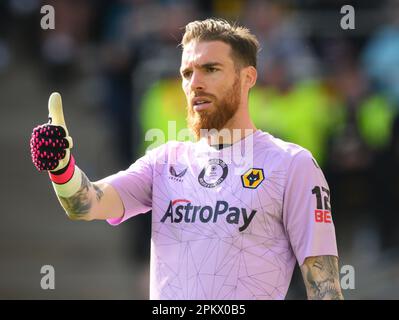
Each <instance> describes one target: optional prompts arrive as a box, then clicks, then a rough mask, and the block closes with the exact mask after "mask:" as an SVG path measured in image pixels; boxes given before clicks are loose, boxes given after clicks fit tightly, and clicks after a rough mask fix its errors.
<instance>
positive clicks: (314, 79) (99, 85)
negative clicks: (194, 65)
mask: <svg viewBox="0 0 399 320" xmlns="http://www.w3.org/2000/svg"><path fill="white" fill-rule="evenodd" d="M46 4H50V5H53V6H54V8H55V23H56V24H55V30H42V29H41V28H40V20H41V18H42V16H43V15H41V14H40V8H41V6H43V5H46ZM344 4H352V5H353V6H354V8H355V10H356V11H355V12H356V20H355V21H356V24H355V29H354V30H342V29H341V27H340V20H341V18H342V17H343V15H342V14H341V13H340V8H341V7H342V5H344ZM211 16H212V17H223V18H226V19H230V20H237V21H239V22H241V23H243V24H244V25H246V26H247V27H249V28H250V29H251V31H252V32H254V33H255V34H256V35H257V36H258V38H259V40H260V42H261V44H262V48H263V49H262V51H261V52H260V54H259V68H258V72H259V80H258V85H257V87H256V88H254V89H253V90H252V93H251V97H250V99H251V100H250V101H251V113H252V115H253V117H254V119H255V123H256V124H257V126H258V127H259V128H260V129H263V130H265V131H269V132H271V133H272V134H274V135H276V136H278V137H281V138H283V139H286V140H289V141H292V142H296V143H299V144H301V145H303V146H304V147H307V148H308V149H309V150H311V151H312V152H313V153H314V155H315V157H316V158H317V160H318V161H319V163H320V165H321V166H322V168H323V170H324V172H325V175H326V177H327V180H328V182H329V184H330V189H331V192H332V206H333V218H334V221H335V226H336V232H337V240H338V247H339V253H340V256H341V257H340V265H341V266H343V265H352V266H353V267H354V268H355V289H354V290H344V291H343V293H344V296H345V297H346V299H398V298H399V212H398V209H397V204H396V202H397V197H398V196H399V170H398V164H399V121H398V109H399V1H386V0H381V1H371V0H369V1H366V0H362V1H351V2H350V1H337V0H335V1H333V0H328V1H327V0H324V1H316V0H297V1H294V0H292V1H245V0H231V1H223V0H206V1H200V0H197V1H191V2H190V1H177V0H175V1H172V0H170V1H169V0H158V1H144V0H118V1H117V0H115V1H106V0H98V1H90V0H55V1H50V0H48V1H39V0H2V1H0V119H1V126H0V133H1V134H0V141H1V155H2V156H1V157H0V172H1V175H0V177H1V178H0V195H1V204H2V206H1V222H0V298H1V299H50V298H52V299H147V297H148V260H149V255H148V250H149V244H150V239H149V232H150V227H149V217H150V216H149V215H141V216H139V217H137V218H136V219H131V220H130V221H128V222H127V223H125V224H123V225H121V226H119V227H117V228H114V227H111V226H108V225H107V224H106V223H105V222H101V221H97V222H91V223H87V222H72V221H70V220H68V219H67V218H66V216H65V215H64V213H63V211H62V209H61V207H60V206H59V204H58V202H57V199H56V196H55V195H54V193H53V190H52V187H51V185H50V183H49V180H48V178H47V176H46V174H40V173H38V172H37V171H36V170H35V168H34V167H33V165H32V163H31V160H30V152H29V138H30V134H31V130H32V128H33V127H34V126H36V125H37V124H41V123H44V122H46V119H47V101H48V97H49V95H50V93H51V92H53V91H59V92H60V93H61V94H62V97H63V102H64V112H65V116H66V121H67V124H68V128H69V131H70V133H71V135H72V136H73V138H74V141H75V147H74V150H73V152H74V154H75V157H76V159H77V161H78V164H79V166H80V167H81V168H82V169H83V170H84V171H85V172H86V173H87V174H88V176H89V177H90V178H91V179H92V180H96V179H100V178H102V177H104V176H106V175H109V174H112V173H114V172H116V171H118V170H120V169H123V168H126V167H127V166H128V165H129V164H130V163H131V162H133V161H134V160H135V159H136V158H137V157H139V156H140V155H141V154H143V152H144V150H145V148H146V144H145V143H143V141H144V133H145V132H146V130H148V129H150V128H154V127H159V128H166V123H167V121H168V120H176V121H177V127H178V128H179V127H182V126H184V125H185V123H184V118H185V115H184V114H185V109H184V97H183V93H182V92H181V91H180V83H179V75H178V68H179V64H180V51H181V49H180V48H179V47H178V46H177V44H178V42H179V40H180V37H181V34H182V29H181V28H182V27H183V26H184V25H185V24H186V23H187V22H189V21H191V20H195V19H202V18H206V17H211ZM48 264H49V265H52V266H54V268H55V290H42V289H41V287H40V280H41V277H42V275H41V274H40V269H41V267H42V266H43V265H48ZM305 297H306V295H305V289H304V286H303V282H302V279H301V275H300V273H299V271H298V269H297V270H296V272H295V274H294V278H293V281H292V284H291V287H290V290H289V294H288V296H287V298H288V299H304V298H305Z"/></svg>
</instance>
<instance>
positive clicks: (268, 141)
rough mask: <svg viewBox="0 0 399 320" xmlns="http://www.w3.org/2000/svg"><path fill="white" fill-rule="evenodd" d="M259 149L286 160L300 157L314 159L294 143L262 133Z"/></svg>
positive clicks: (304, 149)
mask: <svg viewBox="0 0 399 320" xmlns="http://www.w3.org/2000/svg"><path fill="white" fill-rule="evenodd" d="M257 143H258V147H259V148H265V149H266V150H267V151H268V152H273V153H276V154H278V155H280V156H281V157H283V158H286V159H291V160H292V159H293V158H295V157H297V156H298V155H300V157H312V154H311V152H310V151H309V150H308V149H306V148H304V147H302V146H300V145H298V144H296V143H293V142H289V141H285V140H283V139H280V138H277V137H275V136H273V135H271V134H270V133H267V132H260V134H259V136H258V139H257Z"/></svg>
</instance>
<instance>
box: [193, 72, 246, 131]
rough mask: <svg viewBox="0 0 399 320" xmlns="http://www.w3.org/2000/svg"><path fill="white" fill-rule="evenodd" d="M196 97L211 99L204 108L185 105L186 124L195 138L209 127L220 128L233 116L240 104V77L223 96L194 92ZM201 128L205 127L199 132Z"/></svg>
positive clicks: (209, 128)
mask: <svg viewBox="0 0 399 320" xmlns="http://www.w3.org/2000/svg"><path fill="white" fill-rule="evenodd" d="M195 95H196V96H198V97H204V98H206V99H207V100H209V101H211V106H210V107H209V108H207V109H205V110H201V111H194V108H193V105H192V104H191V103H188V105H187V125H188V127H189V128H190V129H191V130H192V131H193V133H194V134H195V136H196V137H197V139H199V138H200V137H201V136H202V135H203V134H206V133H207V131H209V130H211V129H216V130H221V129H222V128H223V127H224V126H225V125H226V123H227V122H228V121H229V120H230V119H231V118H233V116H234V115H235V113H236V112H237V110H238V107H239V104H240V99H241V96H240V78H239V76H236V79H235V81H234V83H233V85H232V86H231V88H230V89H228V90H227V91H226V92H225V93H224V94H223V96H220V97H216V96H215V95H213V94H209V93H206V92H196V94H195ZM201 129H206V130H204V131H203V132H202V134H201Z"/></svg>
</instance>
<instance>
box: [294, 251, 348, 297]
mask: <svg viewBox="0 0 399 320" xmlns="http://www.w3.org/2000/svg"><path fill="white" fill-rule="evenodd" d="M301 271H302V275H303V279H304V282H305V286H306V289H307V293H308V298H309V299H331V300H339V299H343V296H342V293H341V287H340V283H339V272H338V259H337V257H335V256H318V257H309V258H307V259H306V260H305V263H304V264H303V265H302V266H301Z"/></svg>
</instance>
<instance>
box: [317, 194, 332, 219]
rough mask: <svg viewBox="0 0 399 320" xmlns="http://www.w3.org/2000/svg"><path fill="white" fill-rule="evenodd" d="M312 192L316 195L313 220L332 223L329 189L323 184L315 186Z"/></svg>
mask: <svg viewBox="0 0 399 320" xmlns="http://www.w3.org/2000/svg"><path fill="white" fill-rule="evenodd" d="M312 194H314V195H315V197H316V210H315V211H314V220H315V222H316V223H332V217H331V205H330V190H329V189H328V188H325V187H323V186H315V187H314V188H313V189H312Z"/></svg>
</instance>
